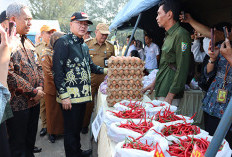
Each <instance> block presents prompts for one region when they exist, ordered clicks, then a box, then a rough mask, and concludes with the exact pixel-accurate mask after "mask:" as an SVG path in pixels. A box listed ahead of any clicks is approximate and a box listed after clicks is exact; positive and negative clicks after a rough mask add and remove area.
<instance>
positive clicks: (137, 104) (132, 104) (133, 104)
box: [120, 100, 141, 108]
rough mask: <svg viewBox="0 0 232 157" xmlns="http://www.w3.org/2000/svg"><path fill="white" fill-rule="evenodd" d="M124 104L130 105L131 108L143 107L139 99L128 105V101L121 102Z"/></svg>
mask: <svg viewBox="0 0 232 157" xmlns="http://www.w3.org/2000/svg"><path fill="white" fill-rule="evenodd" d="M120 104H121V105H123V106H126V107H129V108H137V107H141V105H140V103H138V102H137V101H135V102H134V103H132V102H131V100H130V103H129V104H128V105H126V102H124V103H120Z"/></svg>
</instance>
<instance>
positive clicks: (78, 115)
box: [62, 103, 86, 157]
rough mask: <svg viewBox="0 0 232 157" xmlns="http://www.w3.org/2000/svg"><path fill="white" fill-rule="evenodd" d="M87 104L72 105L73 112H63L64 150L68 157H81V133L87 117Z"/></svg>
mask: <svg viewBox="0 0 232 157" xmlns="http://www.w3.org/2000/svg"><path fill="white" fill-rule="evenodd" d="M85 107H86V104H85V103H82V104H72V109H71V110H63V108H62V112H63V117H64V148H65V155H66V157H80V156H81V152H82V151H81V143H80V132H81V128H82V123H83V119H84V116H85Z"/></svg>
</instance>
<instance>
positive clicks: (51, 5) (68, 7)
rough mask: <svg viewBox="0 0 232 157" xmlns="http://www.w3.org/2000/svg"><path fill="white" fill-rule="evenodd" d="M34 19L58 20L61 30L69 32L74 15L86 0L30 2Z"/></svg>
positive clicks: (39, 0) (40, 0) (38, 0)
mask: <svg viewBox="0 0 232 157" xmlns="http://www.w3.org/2000/svg"><path fill="white" fill-rule="evenodd" d="M29 3H30V7H31V10H32V15H33V17H34V19H40V20H58V21H59V23H60V27H61V30H62V31H64V32H67V31H69V20H70V17H71V15H72V13H74V12H76V11H78V10H80V8H82V7H83V6H84V0H29Z"/></svg>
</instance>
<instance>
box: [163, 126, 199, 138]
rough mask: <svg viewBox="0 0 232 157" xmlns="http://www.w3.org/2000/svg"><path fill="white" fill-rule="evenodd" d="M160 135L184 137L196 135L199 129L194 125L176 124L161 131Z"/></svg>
mask: <svg viewBox="0 0 232 157" xmlns="http://www.w3.org/2000/svg"><path fill="white" fill-rule="evenodd" d="M161 133H162V134H163V135H164V136H169V135H177V136H186V135H197V134H199V133H200V128H199V127H197V126H196V125H191V124H189V123H188V124H187V123H185V124H183V123H178V124H175V125H169V126H166V125H165V127H164V128H163V129H162V130H161Z"/></svg>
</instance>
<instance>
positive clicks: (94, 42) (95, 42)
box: [93, 38, 106, 45]
mask: <svg viewBox="0 0 232 157" xmlns="http://www.w3.org/2000/svg"><path fill="white" fill-rule="evenodd" d="M93 44H94V45H96V44H98V42H97V39H96V38H94V39H93ZM104 44H106V42H104V43H103V44H102V45H104ZM98 45H99V44H98Z"/></svg>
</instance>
